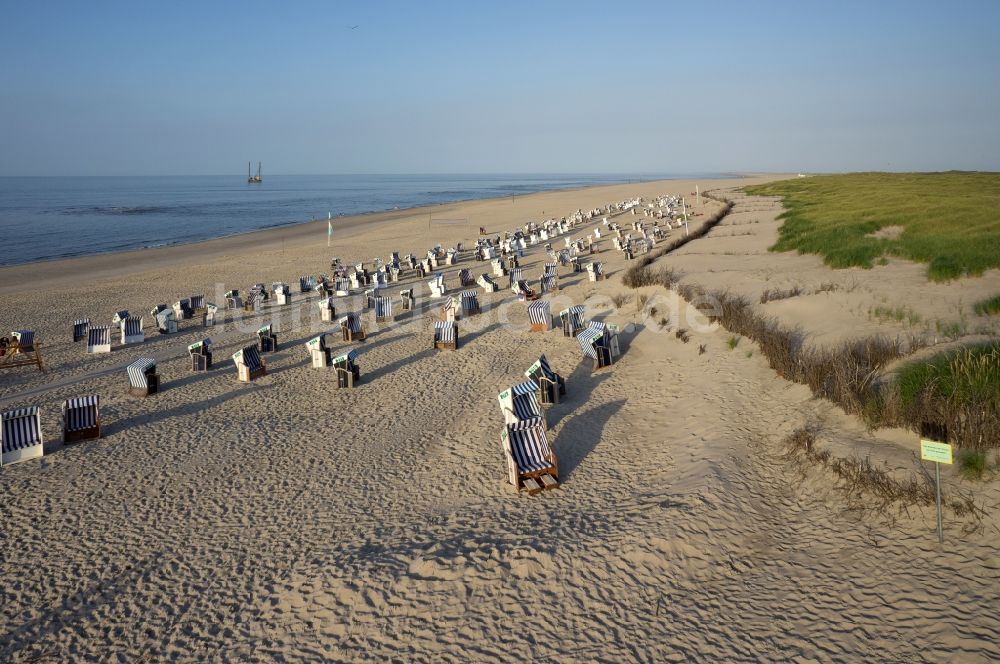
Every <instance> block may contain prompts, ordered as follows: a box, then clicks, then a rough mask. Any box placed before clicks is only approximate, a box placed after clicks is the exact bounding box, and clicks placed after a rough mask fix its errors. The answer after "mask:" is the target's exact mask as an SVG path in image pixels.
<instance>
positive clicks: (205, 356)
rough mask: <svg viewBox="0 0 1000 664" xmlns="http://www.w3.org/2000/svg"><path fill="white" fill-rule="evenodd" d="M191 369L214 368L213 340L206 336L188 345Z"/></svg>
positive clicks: (203, 369) (205, 369) (206, 369)
mask: <svg viewBox="0 0 1000 664" xmlns="http://www.w3.org/2000/svg"><path fill="white" fill-rule="evenodd" d="M188 354H189V355H190V356H191V371H208V370H210V369H211V368H212V340H211V339H209V338H208V337H205V338H204V339H202V340H201V341H196V342H194V343H193V344H190V345H189V346H188Z"/></svg>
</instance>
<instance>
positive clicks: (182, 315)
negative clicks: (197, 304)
mask: <svg viewBox="0 0 1000 664" xmlns="http://www.w3.org/2000/svg"><path fill="white" fill-rule="evenodd" d="M173 309H174V316H176V317H177V318H178V319H180V320H187V319H189V318H191V317H192V316H193V315H194V310H193V309H192V308H191V300H190V298H183V299H180V300H177V301H176V302H174V307H173Z"/></svg>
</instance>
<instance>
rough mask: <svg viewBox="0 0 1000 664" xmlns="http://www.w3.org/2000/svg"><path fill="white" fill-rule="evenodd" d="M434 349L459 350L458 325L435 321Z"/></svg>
mask: <svg viewBox="0 0 1000 664" xmlns="http://www.w3.org/2000/svg"><path fill="white" fill-rule="evenodd" d="M434 348H437V349H446V350H458V323H455V322H448V321H442V320H438V321H434Z"/></svg>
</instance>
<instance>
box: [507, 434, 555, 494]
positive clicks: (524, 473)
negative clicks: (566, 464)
mask: <svg viewBox="0 0 1000 664" xmlns="http://www.w3.org/2000/svg"><path fill="white" fill-rule="evenodd" d="M500 444H501V445H502V446H503V450H504V456H505V458H506V461H507V477H508V480H509V481H510V483H511V484H513V485H514V487H515V488H516V489H517V490H518V491H521V490H525V491H527V492H528V493H529V494H536V493H538V492H540V491H543V490H545V489H554V488H556V487H557V486H559V465H558V461H557V459H556V455H555V453H554V452H553V451H552V449H551V448H550V447H549V441H548V439H547V438H546V436H545V427H544V425H543V423H542V421H541V418H536V419H531V420H522V421H518V422H511V423H507V424H506V425H505V426H504V432H503V434H501V438H500Z"/></svg>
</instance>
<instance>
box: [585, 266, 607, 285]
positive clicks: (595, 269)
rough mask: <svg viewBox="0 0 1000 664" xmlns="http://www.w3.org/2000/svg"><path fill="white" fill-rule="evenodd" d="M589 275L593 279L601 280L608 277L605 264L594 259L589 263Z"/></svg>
mask: <svg viewBox="0 0 1000 664" xmlns="http://www.w3.org/2000/svg"><path fill="white" fill-rule="evenodd" d="M587 276H588V277H589V278H590V280H591V281H600V280H602V279H605V278H607V275H605V274H604V264H603V263H599V262H597V261H594V262H593V263H588V264H587Z"/></svg>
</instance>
